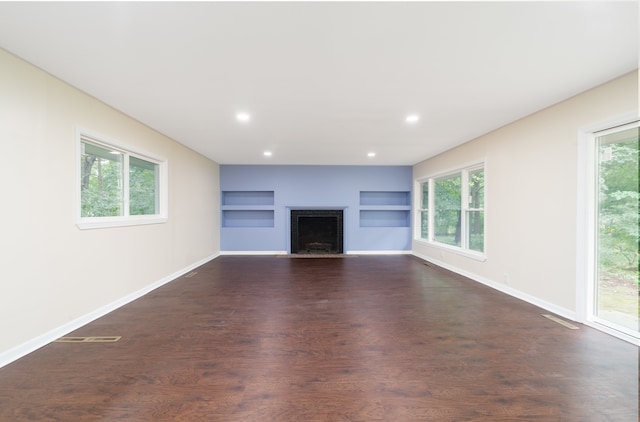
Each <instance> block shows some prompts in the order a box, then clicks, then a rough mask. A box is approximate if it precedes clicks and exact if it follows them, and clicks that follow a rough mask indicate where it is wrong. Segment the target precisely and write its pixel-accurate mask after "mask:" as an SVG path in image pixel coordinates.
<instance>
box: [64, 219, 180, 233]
mask: <svg viewBox="0 0 640 422" xmlns="http://www.w3.org/2000/svg"><path fill="white" fill-rule="evenodd" d="M167 220H168V218H167V217H159V216H140V217H101V218H83V219H80V220H79V221H77V222H76V226H78V228H79V229H80V230H90V229H103V228H107V227H127V226H143V225H147V224H163V223H166V222H167Z"/></svg>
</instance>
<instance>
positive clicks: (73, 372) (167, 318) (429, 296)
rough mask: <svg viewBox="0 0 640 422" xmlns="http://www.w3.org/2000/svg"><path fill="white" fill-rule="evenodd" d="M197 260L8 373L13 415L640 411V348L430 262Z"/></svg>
mask: <svg viewBox="0 0 640 422" xmlns="http://www.w3.org/2000/svg"><path fill="white" fill-rule="evenodd" d="M196 271H197V273H195V274H193V273H192V274H189V275H187V276H184V277H182V278H180V279H178V280H176V281H174V282H172V283H170V284H168V285H166V286H164V287H162V288H160V289H157V290H155V291H153V292H152V293H150V294H148V295H147V296H145V297H143V298H141V299H139V300H137V301H135V302H132V303H130V304H128V305H126V306H124V307H122V308H120V309H118V310H117V311H115V312H113V313H111V314H109V315H107V316H105V317H103V318H101V319H99V320H97V321H94V322H93V323H91V324H89V325H87V326H85V327H83V328H81V329H79V330H77V331H76V332H74V333H71V334H70V335H73V336H122V339H121V340H120V341H118V342H115V343H51V344H49V345H47V346H46V347H44V348H42V349H40V350H38V351H36V352H34V353H32V354H30V355H28V356H26V357H24V358H22V359H20V360H18V361H16V362H14V363H12V364H10V365H7V366H6V367H4V368H2V369H0V421H22V420H35V421H69V422H75V421H93V420H104V421H112V420H126V421H519V420H536V421H624V422H629V421H637V420H638V347H636V346H634V345H631V344H628V343H625V342H623V341H621V340H618V339H615V338H613V337H610V336H608V335H606V334H603V333H600V332H598V331H595V330H593V329H590V328H588V327H583V326H581V327H580V329H579V330H569V329H567V328H565V327H563V326H562V325H560V324H557V323H555V322H553V321H550V320H548V319H546V318H543V317H541V316H540V314H541V313H545V311H543V310H541V309H539V308H537V307H535V306H532V305H530V304H527V303H524V302H522V301H519V300H517V299H514V298H511V297H509V296H507V295H504V294H501V293H499V292H496V291H494V290H492V289H490V288H487V287H485V286H482V285H480V284H478V283H476V282H473V281H470V280H467V279H465V278H463V277H461V276H458V275H455V274H452V273H449V272H447V271H444V270H442V269H439V268H436V267H432V266H427V265H425V264H424V263H423V262H422V261H420V260H418V259H416V258H413V257H410V256H375V257H374V256H360V257H357V258H351V259H338V258H336V259H282V258H276V257H232V256H223V257H220V258H217V259H215V260H213V261H211V262H210V263H208V264H206V265H204V266H202V267H200V268H198V269H197V270H196ZM550 276H552V275H550Z"/></svg>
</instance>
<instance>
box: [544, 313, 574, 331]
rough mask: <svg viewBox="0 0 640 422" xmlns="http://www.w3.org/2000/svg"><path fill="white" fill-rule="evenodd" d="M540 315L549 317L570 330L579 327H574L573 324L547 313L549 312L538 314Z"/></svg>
mask: <svg viewBox="0 0 640 422" xmlns="http://www.w3.org/2000/svg"><path fill="white" fill-rule="evenodd" d="M540 315H542V316H543V317H545V318H547V319H550V320H551V321H553V322H557V323H558V324H560V325H563V326H565V327H567V328H568V329H570V330H579V329H580V328H579V327H576V326H575V325H573V324H570V323H568V322H567V321H565V320H563V319H560V318H558V317H557V316H554V315H549V314H540Z"/></svg>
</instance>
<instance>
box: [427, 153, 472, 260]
mask: <svg viewBox="0 0 640 422" xmlns="http://www.w3.org/2000/svg"><path fill="white" fill-rule="evenodd" d="M484 184H485V181H484V167H483V166H482V165H479V166H473V167H468V168H465V169H462V170H459V171H456V172H453V173H449V174H446V175H443V176H439V177H431V178H428V179H426V180H422V181H420V193H421V198H420V201H419V203H420V204H421V205H420V209H419V210H418V213H417V214H418V215H419V218H420V224H419V227H420V229H419V230H420V231H419V233H418V234H417V237H418V239H419V240H424V241H427V242H429V243H433V244H439V245H444V246H446V247H453V248H456V249H460V250H465V251H470V252H471V253H472V254H476V253H480V254H482V253H484Z"/></svg>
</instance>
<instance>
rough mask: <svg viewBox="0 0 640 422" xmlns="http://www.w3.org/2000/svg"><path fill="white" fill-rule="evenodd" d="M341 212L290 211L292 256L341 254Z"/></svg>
mask: <svg viewBox="0 0 640 422" xmlns="http://www.w3.org/2000/svg"><path fill="white" fill-rule="evenodd" d="M342 222H343V217H342V210H291V253H292V254H341V253H342V252H343V246H342V243H343V242H342V239H343V228H342V224H343V223H342Z"/></svg>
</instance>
